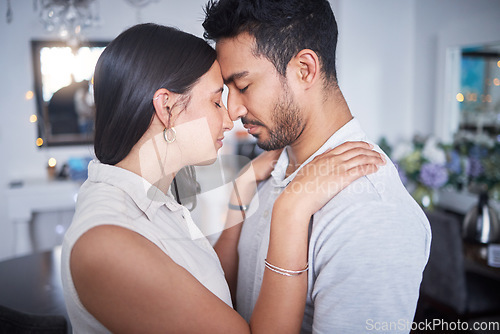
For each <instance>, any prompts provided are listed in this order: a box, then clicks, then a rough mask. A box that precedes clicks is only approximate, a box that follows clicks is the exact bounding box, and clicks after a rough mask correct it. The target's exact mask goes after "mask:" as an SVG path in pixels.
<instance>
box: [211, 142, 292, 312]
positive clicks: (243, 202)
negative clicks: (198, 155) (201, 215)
mask: <svg viewBox="0 0 500 334" xmlns="http://www.w3.org/2000/svg"><path fill="white" fill-rule="evenodd" d="M281 151H282V150H277V151H269V152H263V153H261V154H260V155H259V156H258V157H256V158H255V159H253V160H252V161H251V162H250V163H248V164H247V165H246V166H245V167H244V168H243V169H242V171H241V172H240V174H239V176H238V177H237V178H236V180H235V181H234V182H233V191H232V193H231V197H230V199H229V203H230V205H231V207H232V208H231V209H229V210H228V213H227V217H226V224H225V228H224V230H223V231H222V233H221V235H220V236H219V239H218V240H217V242H216V243H215V245H214V249H215V252H216V253H217V255H218V257H219V260H220V262H221V265H222V269H223V270H224V274H225V277H226V281H227V283H228V285H229V290H230V291H231V297H232V299H233V305H236V285H237V278H238V251H237V248H238V241H239V239H240V233H241V228H242V223H243V221H244V220H245V211H244V210H243V209H241V210H240V209H237V208H238V207H248V205H249V204H250V202H251V200H252V198H253V196H254V195H255V192H256V190H257V185H258V183H259V182H261V181H264V180H266V179H267V178H269V176H270V175H271V172H272V171H273V169H274V165H275V164H276V161H277V160H278V158H279V155H280V154H281Z"/></svg>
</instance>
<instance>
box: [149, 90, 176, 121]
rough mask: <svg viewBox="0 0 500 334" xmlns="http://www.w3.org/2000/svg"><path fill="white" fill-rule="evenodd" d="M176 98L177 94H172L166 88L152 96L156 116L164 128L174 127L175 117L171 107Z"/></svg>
mask: <svg viewBox="0 0 500 334" xmlns="http://www.w3.org/2000/svg"><path fill="white" fill-rule="evenodd" d="M177 98H178V94H176V93H172V92H170V91H169V90H168V89H166V88H160V89H158V90H157V91H156V92H155V94H154V95H153V106H154V108H155V113H156V116H157V117H158V119H159V120H160V121H161V122H162V123H163V125H164V126H165V127H166V128H171V127H173V126H174V122H175V118H176V116H175V115H174V114H173V107H174V105H175V102H176V100H177Z"/></svg>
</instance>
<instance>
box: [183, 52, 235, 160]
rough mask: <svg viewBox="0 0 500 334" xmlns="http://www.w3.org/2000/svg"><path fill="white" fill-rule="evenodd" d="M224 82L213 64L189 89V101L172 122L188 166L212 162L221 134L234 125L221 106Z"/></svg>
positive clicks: (216, 64)
mask: <svg viewBox="0 0 500 334" xmlns="http://www.w3.org/2000/svg"><path fill="white" fill-rule="evenodd" d="M223 87H224V81H223V79H222V75H221V72H220V66H219V63H218V62H217V61H215V62H214V63H213V65H212V67H211V68H210V70H209V71H208V72H207V73H205V74H204V75H203V76H202V77H201V78H200V79H199V80H198V82H197V83H196V84H195V86H194V87H193V88H192V89H191V93H190V101H189V103H188V105H187V107H186V109H185V110H184V111H182V112H181V113H180V115H179V117H178V118H177V120H176V121H175V128H176V131H177V138H178V139H179V145H181V150H182V152H183V155H184V159H186V160H188V164H193V165H200V164H201V165H203V164H207V163H213V162H214V160H215V159H216V158H217V151H218V150H219V149H220V148H221V147H222V140H223V139H224V132H226V131H228V130H231V129H232V128H233V122H232V121H231V119H230V118H229V113H228V111H227V109H226V107H225V106H224V104H223V103H222V90H223Z"/></svg>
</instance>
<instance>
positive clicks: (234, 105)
mask: <svg viewBox="0 0 500 334" xmlns="http://www.w3.org/2000/svg"><path fill="white" fill-rule="evenodd" d="M227 110H228V111H229V117H231V120H232V121H233V122H234V121H237V120H238V119H239V118H241V117H244V116H245V115H246V114H247V112H248V111H247V108H246V107H245V105H244V104H243V102H242V100H241V98H240V97H239V96H238V94H236V93H231V91H229V93H228V96H227Z"/></svg>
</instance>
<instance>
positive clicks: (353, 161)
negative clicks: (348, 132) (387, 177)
mask: <svg viewBox="0 0 500 334" xmlns="http://www.w3.org/2000/svg"><path fill="white" fill-rule="evenodd" d="M375 153H376V152H375ZM384 164H385V160H384V159H383V158H382V156H381V155H380V154H378V153H377V155H371V154H370V155H368V154H360V155H355V156H354V157H352V158H350V159H349V160H347V161H344V162H343V163H342V164H340V165H339V167H341V168H342V169H343V170H345V171H347V172H349V171H350V170H351V169H354V168H356V167H359V166H364V165H375V166H379V165H384Z"/></svg>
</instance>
